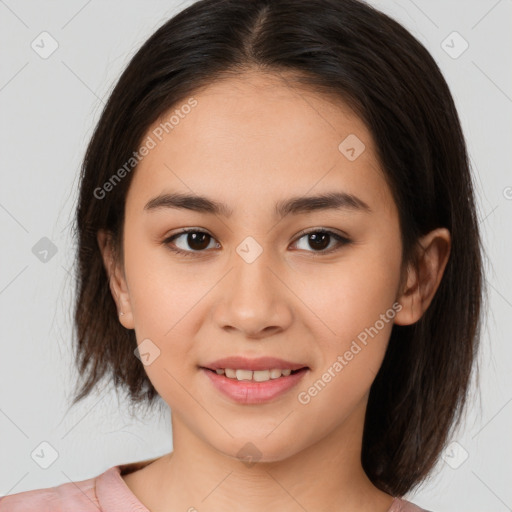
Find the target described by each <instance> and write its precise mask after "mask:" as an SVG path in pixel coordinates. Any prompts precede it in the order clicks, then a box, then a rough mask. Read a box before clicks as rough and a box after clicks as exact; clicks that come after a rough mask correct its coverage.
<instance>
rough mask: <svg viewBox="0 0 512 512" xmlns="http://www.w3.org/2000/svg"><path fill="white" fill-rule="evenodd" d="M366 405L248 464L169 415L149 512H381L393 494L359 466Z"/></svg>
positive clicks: (151, 483) (148, 502) (149, 495)
mask: <svg viewBox="0 0 512 512" xmlns="http://www.w3.org/2000/svg"><path fill="white" fill-rule="evenodd" d="M365 410H366V403H361V404H360V406H358V408H357V409H356V410H355V411H353V413H352V414H351V415H350V417H349V418H347V420H346V421H345V422H344V423H343V424H342V425H341V426H340V427H339V428H337V429H335V430H333V431H332V432H331V433H330V434H329V436H327V437H324V438H323V439H321V440H320V441H319V442H316V443H314V444H312V445H311V446H309V447H307V448H305V449H303V450H301V451H300V452H298V453H295V454H294V455H292V456H290V457H287V458H285V459H283V460H278V461H270V462H268V461H264V462H262V461H260V462H256V463H253V464H250V463H248V462H242V461H240V460H238V459H236V458H233V457H230V456H227V455H226V454H223V453H221V452H219V451H217V450H216V449H215V448H213V447H212V446H211V445H209V444H207V443H206V442H205V441H204V440H203V439H200V438H198V437H197V436H195V434H194V432H192V431H191V430H190V429H189V428H188V427H187V426H186V425H185V424H184V423H183V422H182V421H181V418H179V417H176V416H174V415H173V419H172V427H173V445H174V451H173V452H172V453H171V454H168V455H165V456H163V457H161V458H160V459H158V460H157V461H156V462H155V463H153V464H151V465H150V466H148V469H149V468H152V471H151V478H148V479H147V481H148V486H147V487H146V489H148V492H147V497H146V498H145V499H144V501H143V503H145V505H146V506H147V507H148V508H150V509H151V510H152V511H155V512H158V511H160V510H161V511H164V510H169V509H176V510H190V511H191V512H192V511H194V510H198V511H200V510H209V511H212V512H216V511H221V510H222V511H224V510H231V511H233V512H242V511H243V512H260V511H261V510H265V511H266V512H273V511H276V512H277V511H279V512H283V511H301V510H302V511H303V510H307V511H311V512H313V511H315V510H326V509H330V510H339V511H344V512H355V511H358V512H364V511H367V510H368V511H370V510H372V511H374V512H376V511H377V512H387V511H388V509H389V507H390V506H391V502H392V497H391V496H390V495H388V494H386V493H384V492H382V491H380V490H379V489H377V488H376V487H375V486H374V485H373V484H372V483H371V481H370V480H369V479H368V477H367V476H366V474H365V472H364V470H363V468H362V466H361V445H362V429H363V423H364V414H365ZM290 442H293V440H290ZM262 460H263V458H262ZM148 477H149V474H148ZM149 488H150V489H151V492H149Z"/></svg>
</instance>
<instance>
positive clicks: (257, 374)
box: [215, 368, 292, 382]
mask: <svg viewBox="0 0 512 512" xmlns="http://www.w3.org/2000/svg"><path fill="white" fill-rule="evenodd" d="M215 373H217V375H225V376H226V377H227V378H228V379H236V380H253V381H255V382H266V381H267V380H271V379H278V378H279V377H281V376H283V377H288V376H289V375H290V374H291V373H292V371H291V370H290V369H286V370H280V369H278V368H275V369H272V370H255V371H251V370H234V369H232V368H225V369H222V368H221V369H218V370H215Z"/></svg>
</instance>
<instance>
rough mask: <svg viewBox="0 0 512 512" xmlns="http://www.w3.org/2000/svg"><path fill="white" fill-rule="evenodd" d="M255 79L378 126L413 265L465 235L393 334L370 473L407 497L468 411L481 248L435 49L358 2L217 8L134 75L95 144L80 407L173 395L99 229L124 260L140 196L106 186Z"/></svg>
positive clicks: (79, 325)
mask: <svg viewBox="0 0 512 512" xmlns="http://www.w3.org/2000/svg"><path fill="white" fill-rule="evenodd" d="M249 69H256V70H258V71H260V72H262V73H269V74H275V75H279V76H281V77H283V79H284V78H285V77H286V80H290V83H294V84H295V85H298V86H301V87H309V88H313V90H315V91H317V92H319V93H325V94H329V95H332V96H334V97H336V98H338V99H339V100H340V101H342V102H344V103H345V104H348V105H349V106H350V107H351V108H352V109H353V110H354V111H355V112H356V113H357V115H358V116H360V118H361V119H362V120H363V121H364V122H365V123H366V125H367V126H368V128H369V130H370V132H371V134H372V136H373V138H374V141H375V144H376V147H377V157H378V159H379V162H380V165H381V168H382V170H383V172H384V174H385V176H386V179H387V180H388V183H389V186H390V188H391V191H392V193H393V196H394V199H395V201H396V204H397V207H398V210H399V221H400V229H401V234H402V241H403V263H404V264H406V263H408V262H414V261H415V255H417V252H416V249H417V240H418V237H420V236H421V235H423V234H426V233H427V232H429V231H430V230H432V229H434V228H436V227H441V226H442V227H446V228H448V229H449V230H450V232H451V236H452V246H451V253H450V258H449V261H448V264H447V266H446V269H445V273H444V276H443V278H442V281H441V283H440V285H439V288H438V291H437V293H436V295H435V297H434V299H433V301H432V303H431V305H430V307H429V308H428V309H427V311H426V312H425V313H424V315H423V317H422V318H421V319H420V320H419V321H418V322H416V323H415V324H413V325H409V326H398V325H394V326H393V330H392V333H391V338H390V341H389V346H388V349H387V352H386V355H385V358H384V361H383V364H382V366H381V368H380V371H379V373H378V375H377V376H376V378H375V381H374V383H373V385H372V387H371V392H370V397H369V402H368V409H367V414H366V419H365V426H364V433H363V449H362V464H363V468H364V470H365V471H366V473H367V475H368V477H369V478H370V479H371V480H372V482H373V483H374V484H375V485H376V486H377V487H379V488H380V489H382V490H384V491H385V492H387V493H389V494H391V495H394V496H402V495H404V494H405V493H406V492H408V491H410V490H411V489H412V488H413V487H415V486H416V485H418V484H419V483H420V482H422V481H423V480H424V479H425V478H426V476H427V475H428V473H429V472H430V471H431V469H432V468H433V466H434V464H435V463H436V462H437V459H438V457H439V454H440V452H441V450H442V449H443V447H444V445H445V443H446V441H447V439H448V436H449V435H450V433H451V430H450V429H451V428H453V427H455V426H458V425H459V423H460V419H461V417H462V412H463V410H464V407H465V405H466V397H467V394H468V389H469V385H470V381H471V379H470V377H471V375H472V369H473V365H474V364H475V356H476V354H477V349H478V344H479V338H480V315H481V306H482V301H483V292H484V288H483V270H482V254H481V251H482V249H481V242H480V235H479V230H478V222H477V215H476V211H475V204H474V192H473V184H472V178H471V173H470V167H469V162H468V156H467V150H466V145H465V141H464V137H463V133H462V130H461V125H460V121H459V118H458V114H457V111H456V108H455V105H454V101H453V99H452V96H451V94H450V91H449V88H448V86H447V84H446V82H445V80H444V78H443V76H442V74H441V72H440V70H439V68H438V66H437V65H436V63H435V61H434V60H433V58H432V57H431V56H430V54H429V53H428V51H427V50H426V49H425V48H424V47H423V46H422V44H420V43H419V42H418V40H417V39H415V38H414V37H413V36H412V35H411V34H410V33H409V32H408V31H407V30H405V29H404V28H403V27H402V26H401V25H400V24H399V23H397V22H395V21H394V20H392V19H391V18H389V17H388V16H386V15H384V14H383V13H381V12H379V11H377V10H375V9H374V8H372V7H370V6H369V5H367V4H365V3H363V2H360V1H357V0H202V1H199V2H196V3H194V4H193V5H191V6H189V7H188V8H186V9H185V10H183V11H181V12H180V13H178V14H177V15H176V16H175V17H173V18H172V19H170V20H169V21H167V22H166V23H165V24H164V25H163V26H162V27H161V28H159V29H158V30H157V31H156V32H155V33H154V34H153V35H152V36H151V37H150V38H149V39H148V40H147V41H146V42H145V43H144V45H143V46H142V47H141V48H140V50H139V51H138V52H137V53H136V54H135V56H134V57H133V58H132V60H131V62H130V63H129V65H128V66H127V68H126V70H125V71H124V72H123V74H122V76H121V77H120V79H119V81H118V83H117V84H116V86H115V88H114V90H113V91H112V93H111V95H110V98H109V100H108V102H107V104H106V106H105V108H104V111H103V113H102V115H101V118H100V120H99V122H98V124H97V127H96V129H95V132H94V134H93V137H92V140H91V141H90V143H89V146H88V148H87V152H86V155H85V158H84V162H83V166H82V172H81V188H80V195H79V203H78V207H77V214H76V226H75V229H76V236H77V239H78V254H77V259H78V268H77V295H76V305H75V322H76V363H77V367H78V369H79V372H80V376H81V382H80V383H79V388H80V389H78V388H77V391H76V395H75V397H74V400H73V405H74V404H75V403H77V402H78V401H80V400H81V399H82V398H84V397H85V396H87V395H88V394H89V393H90V392H91V390H92V389H93V388H94V387H95V386H96V385H97V384H98V383H99V381H101V380H102V379H103V378H105V377H108V380H109V381H110V382H113V384H114V385H115V387H116V388H120V389H124V390H126V391H127V393H128V395H129V397H130V399H131V403H142V402H144V403H148V404H153V403H155V402H156V401H157V399H158V398H159V397H158V394H157V392H156V390H155V389H154V387H153V386H152V384H151V382H150V381H149V379H148V377H147V376H146V373H145V371H144V367H143V365H142V363H141V362H140V361H139V359H138V358H136V357H134V355H133V351H134V349H135V348H136V338H135V333H134V331H133V330H126V329H124V328H123V327H122V326H121V325H120V323H119V321H118V317H117V310H116V305H115V303H114V300H113V298H112V296H111V293H110V290H109V286H108V278H107V275H106V272H105V268H104V265H103V261H102V258H101V254H100V250H99V247H98V244H97V239H96V236H97V233H98V230H100V229H105V230H108V231H110V232H111V233H112V236H113V239H114V241H115V244H116V247H117V254H118V256H119V258H121V261H122V232H123V221H124V207H125V198H126V194H127V190H128V187H129V185H130V182H131V178H132V177H133V173H134V172H136V168H134V169H133V171H132V172H128V173H126V176H124V177H123V179H121V180H119V182H116V184H115V186H113V187H110V188H111V190H110V191H109V192H108V193H106V194H104V196H103V197H100V198H98V196H99V194H98V192H97V191H98V190H99V188H101V187H102V186H103V185H104V184H105V183H106V182H107V181H108V180H109V179H111V177H112V176H113V174H115V173H116V171H117V170H118V169H119V168H121V167H122V166H123V165H124V164H125V163H126V162H127V161H129V159H130V157H132V155H133V152H134V151H136V150H137V149H138V147H139V145H140V144H141V141H142V140H143V137H144V136H145V134H146V133H147V131H148V129H149V127H150V126H151V125H152V124H153V123H154V122H155V121H156V120H158V119H159V118H161V116H162V115H163V114H165V113H166V112H168V111H169V109H170V108H171V107H173V106H175V105H176V104H178V103H179V102H181V101H184V100H185V99H186V98H188V97H190V96H191V94H193V93H194V92H197V91H199V90H200V89H201V88H203V87H207V86H208V85H209V84H212V83H213V82H215V81H216V80H220V79H222V78H227V77H230V76H237V75H240V74H241V73H243V72H244V71H247V70H249Z"/></svg>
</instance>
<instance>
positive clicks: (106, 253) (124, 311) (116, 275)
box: [97, 230, 134, 329]
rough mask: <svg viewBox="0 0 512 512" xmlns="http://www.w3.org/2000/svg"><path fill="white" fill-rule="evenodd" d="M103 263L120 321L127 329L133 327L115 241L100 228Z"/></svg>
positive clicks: (99, 237)
mask: <svg viewBox="0 0 512 512" xmlns="http://www.w3.org/2000/svg"><path fill="white" fill-rule="evenodd" d="M97 240H98V246H99V248H100V252H101V256H102V259H103V264H104V266H105V270H106V273H107V276H108V280H109V287H110V292H111V294H112V298H113V299H114V302H115V303H116V307H117V311H118V317H119V322H120V323H121V325H122V326H123V327H125V328H126V329H133V328H134V322H133V315H132V309H131V303H130V296H129V292H128V287H127V285H126V279H125V276H124V272H123V270H122V269H121V268H120V265H119V263H118V261H119V260H118V258H117V257H116V254H115V251H114V247H113V241H112V237H111V235H110V233H108V232H106V231H104V230H100V231H98V235H97Z"/></svg>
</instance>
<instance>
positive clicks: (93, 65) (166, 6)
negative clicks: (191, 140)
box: [0, 0, 512, 512]
mask: <svg viewBox="0 0 512 512" xmlns="http://www.w3.org/2000/svg"><path fill="white" fill-rule="evenodd" d="M190 3H191V2H185V3H179V2H176V1H174V2H173V1H170V0H167V1H162V0H159V1H152V2H142V1H138V2H137V1H134V0H131V1H126V0H122V1H121V0H115V1H109V2H105V1H99V0H89V1H72V2H70V1H64V0H55V1H51V2H50V1H48V2H36V1H26V0H0V51H1V55H0V62H1V66H0V112H1V118H0V119H1V128H0V130H1V131H0V141H1V148H2V151H1V157H0V158H1V160H0V172H1V181H0V228H1V235H2V238H1V240H2V244H1V251H0V257H1V265H0V311H1V333H2V342H1V347H2V351H1V357H0V375H1V380H0V383H1V386H0V495H5V494H11V493H14V492H21V491H25V490H30V489H36V488H43V487H50V486H55V485H58V484H61V483H64V482H69V481H78V480H82V479H86V478H90V477H93V476H96V475H98V474H100V473H101V472H103V471H105V470H106V469H108V468H109V467H111V466H113V465H117V464H122V463H127V462H132V461H137V460H142V459H146V458H150V457H156V456H159V455H161V454H163V453H164V452H168V451H170V450H171V449H172V441H171V432H170V426H169V425H170V423H169V421H170V416H169V413H168V411H164V414H163V415H160V416H159V415H149V414H146V415H145V417H141V418H140V419H139V420H133V419H131V418H130V416H129V414H128V413H127V408H126V405H125V404H124V403H118V401H117V399H116V396H115V395H114V394H112V393H105V392H103V393H101V390H99V391H98V392H97V393H96V394H95V395H91V396H90V397H89V398H88V399H87V400H86V401H84V402H83V403H82V404H81V405H80V406H78V407H76V408H74V409H72V410H70V411H68V405H69V403H68V400H69V397H70V392H71V389H72V382H73V381H74V379H75V374H74V369H73V363H72V353H71V332H72V330H71V329H72V327H71V326H72V322H71V311H72V297H73V280H72V277H71V275H70V273H69V271H70V269H71V268H72V265H73V256H74V241H73V239H72V237H71V234H70V225H71V224H70V222H71V219H72V217H73V215H74V211H73V208H74V205H75V199H76V192H77V174H78V168H79V165H80V161H81V159H82V157H83V154H84V150H85V145H86V143H87V141H88V139H89V138H90V136H91V134H92V129H93V126H94V124H95V123H96V121H97V120H98V117H99V114H100V111H101V108H102V103H103V101H104V100H105V99H106V97H107V95H108V93H109V92H110V90H111V88H112V87H113V85H114V83H115V81H116V79H117V77H118V76H119V74H120V73H121V71H122V70H123V69H124V67H125V65H126V64H127V62H128V60H129V58H130V57H131V56H132V55H133V53H134V52H135V51H136V50H137V49H138V47H139V46H140V45H141V44H142V43H143V42H144V40H145V39H146V38H147V37H148V36H149V35H150V34H151V33H152V32H154V30H155V29H156V28H157V27H158V26H160V25H161V24H162V23H163V22H164V21H165V20H166V19H168V18H169V17H170V16H172V15H173V14H174V13H175V12H177V11H178V10H181V9H182V8H183V7H184V6H185V5H188V4H190ZM371 3H372V4H373V5H375V6H376V7H378V8H380V9H381V10H382V11H384V12H386V13H387V14H389V15H391V16H392V17H394V18H395V19H397V20H398V21H400V22H401V23H402V24H404V25H405V26H406V28H408V29H409V30H410V31H411V32H412V33H413V34H414V35H415V36H416V37H418V38H419V40H420V41H421V42H422V43H423V44H424V45H425V46H426V47H427V48H428V50H429V51H430V52H431V53H432V55H433V56H434V58H435V60H436V61H437V63H438V64H439V66H440V67H441V69H442V71H443V73H444V75H445V77H446V79H447V81H448V83H449V85H450V87H451V90H452V93H453V95H454V98H455V101H456V104H457V107H458V109H459V114H460V117H461V120H462V124H463V128H464V131H465V134H466V137H467V141H468V146H469V153H470V156H471V161H472V165H473V170H474V173H475V177H476V186H477V197H478V209H479V218H480V225H481V228H482V232H483V237H484V242H485V245H486V250H487V253H488V256H489V261H488V263H487V265H486V266H487V272H488V274H487V282H488V285H489V304H488V312H487V313H486V318H485V324H484V329H483V339H482V344H483V350H482V352H481V356H480V367H481V379H480V380H481V391H480V392H479V393H478V392H477V390H476V389H475V387H474V388H473V390H472V393H471V399H470V406H469V414H468V419H467V421H466V423H465V424H464V426H463V428H461V429H460V431H459V433H458V434H457V435H456V437H454V438H453V441H454V442H456V443H458V444H456V445H452V446H451V447H450V450H449V451H448V453H446V460H447V461H448V462H445V461H444V460H441V461H440V463H439V464H438V466H437V467H436V470H435V472H434V473H433V475H432V478H431V479H430V480H429V481H428V482H427V483H426V484H425V485H424V486H422V487H421V488H420V490H419V491H418V492H416V493H415V494H411V495H409V496H408V497H409V499H411V500H413V501H415V502H416V503H417V504H419V505H420V506H423V507H425V508H427V509H429V510H433V511H438V512H442V511H456V510H457V511H460V510H464V511H466V512H474V511H486V512H489V511H496V512H501V511H505V510H512V486H511V485H510V484H511V483H512V481H511V476H512V463H511V460H512V441H511V432H512V429H511V424H512V403H511V402H512V376H511V373H512V372H511V366H512V365H511V356H512V343H511V339H510V332H511V327H512V325H511V318H512V291H511V290H512V278H511V273H510V270H509V266H508V265H509V262H510V255H511V254H512V250H511V236H510V233H511V231H510V226H511V224H512V222H511V221H512V172H511V171H510V144H511V141H512V133H511V132H512V129H511V125H512V122H511V121H512V118H511V113H512V66H511V65H510V64H511V62H510V48H512V23H511V21H512V2H511V1H510V0H500V1H496V0H478V1H477V0H473V1H456V0H451V1H446V0H436V1H427V0H416V1H415V2H413V1H411V0H399V1H391V0H378V1H376V0H374V1H372V2H371ZM43 31H47V32H48V33H49V34H51V37H52V38H53V39H55V40H56V41H57V43H58V48H57V50H56V51H55V52H54V53H53V54H52V55H50V56H49V57H48V58H46V59H43V58H41V56H40V55H39V54H38V53H36V51H34V50H33V49H32V47H31V43H32V41H34V40H35V41H36V43H37V42H38V41H40V38H39V37H38V36H39V34H41V32H43ZM453 31H457V32H458V33H459V34H460V35H461V36H462V38H464V40H465V41H467V43H468V44H469V47H468V49H467V50H466V51H465V52H464V53H462V54H461V55H460V56H458V57H457V58H453V55H454V52H456V53H457V52H458V51H460V50H461V49H462V48H463V46H461V45H462V44H464V43H463V41H462V40H461V39H460V38H459V39H457V36H453V35H452V36H450V34H452V32H453ZM448 36H450V37H448ZM447 37H448V39H447ZM454 37H455V39H454ZM443 41H445V43H443ZM49 42H50V41H49V39H47V40H46V43H45V48H46V50H48V48H50V46H49ZM39 45H40V46H42V44H41V43H39ZM450 46H451V47H452V48H451V49H450V48H449V47H450ZM39 51H42V49H40V50H39ZM447 51H448V52H451V53H452V56H450V55H449V54H448V53H447ZM43 237H48V238H49V239H50V240H51V241H52V242H53V243H54V244H55V246H56V248H57V253H56V254H55V255H54V256H53V257H49V258H48V261H47V262H46V263H45V262H42V261H40V259H38V258H37V257H36V255H34V253H33V252H32V248H33V246H34V245H35V244H36V243H37V242H38V241H39V240H40V239H41V238H43ZM454 292H456V290H454ZM446 385H450V384H449V383H446ZM42 442H47V443H49V444H50V445H51V446H52V447H53V448H54V449H55V450H56V451H57V452H58V458H57V459H56V460H55V462H53V464H52V465H51V466H50V467H48V469H43V468H42V467H40V464H44V460H42V459H38V458H37V456H36V454H37V453H39V454H41V453H45V454H48V453H50V454H51V449H48V447H47V446H46V445H41V443H42ZM31 454H33V458H32V456H31ZM46 456H48V455H45V457H46ZM466 456H467V459H466V460H464V458H465V457H466ZM43 459H44V457H43ZM36 461H38V462H39V464H38V463H37V462H36ZM456 466H458V467H457V468H455V467H456Z"/></svg>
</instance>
